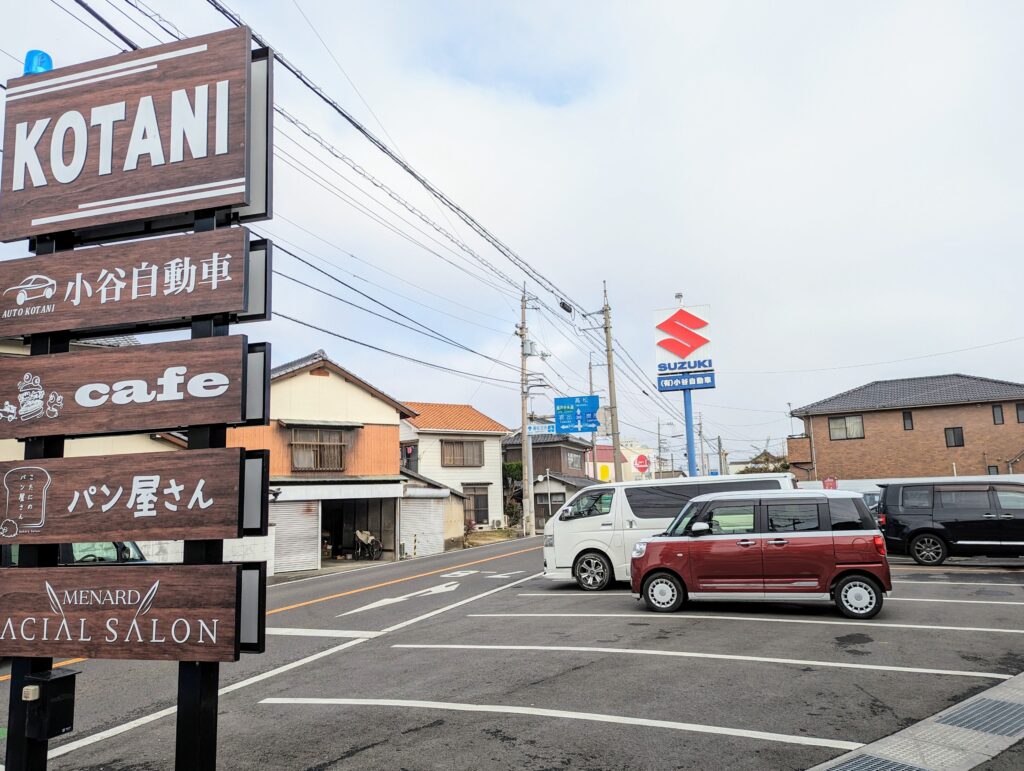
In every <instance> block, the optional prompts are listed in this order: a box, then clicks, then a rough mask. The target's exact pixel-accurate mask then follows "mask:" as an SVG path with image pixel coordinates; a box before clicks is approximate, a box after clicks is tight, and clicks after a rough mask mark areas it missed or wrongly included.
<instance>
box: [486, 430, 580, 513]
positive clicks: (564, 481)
mask: <svg viewBox="0 0 1024 771" xmlns="http://www.w3.org/2000/svg"><path fill="white" fill-rule="evenodd" d="M530 444H531V447H532V450H533V452H532V453H531V455H532V456H533V478H534V480H535V481H534V485H533V508H534V519H535V527H536V529H537V531H538V532H540V531H541V530H543V529H544V524H545V523H546V522H547V521H548V518H549V517H551V516H554V515H555V514H557V513H558V510H559V509H560V508H561V507H562V505H563V504H564V503H565V502H566V501H567V500H569V498H571V497H572V496H573V495H575V494H576V493H577V492H578V491H580V490H582V489H583V488H584V487H590V485H596V484H600V480H598V479H593V478H592V477H589V476H587V473H586V471H585V460H586V456H587V454H588V453H589V452H590V451H591V450H592V447H591V444H590V442H589V441H587V440H586V439H583V438H582V437H581V436H575V435H573V434H536V435H535V436H531V437H530ZM502 449H503V450H504V453H505V461H506V462H507V463H522V460H523V440H522V437H521V435H520V432H519V431H516V432H515V433H514V434H510V435H509V436H507V437H505V440H504V441H503V442H502ZM524 473H525V469H524Z"/></svg>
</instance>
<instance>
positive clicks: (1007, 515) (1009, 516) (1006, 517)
mask: <svg viewBox="0 0 1024 771" xmlns="http://www.w3.org/2000/svg"><path fill="white" fill-rule="evenodd" d="M1002 518H1003V519H1016V517H1014V515H1013V514H1003V515H1002Z"/></svg>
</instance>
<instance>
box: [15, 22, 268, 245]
mask: <svg viewBox="0 0 1024 771" xmlns="http://www.w3.org/2000/svg"><path fill="white" fill-rule="evenodd" d="M251 45H252V44H251V35H250V32H249V30H248V28H245V27H239V28H236V29H231V30H227V31H225V32H216V33H214V34H211V35H204V36H202V37H196V38H190V39H188V40H180V41H177V42H174V43H168V44H167V45H162V46H156V47H153V48H146V49H141V50H138V51H132V52H130V53H126V54H119V55H117V56H111V57H107V58H105V59H97V60H94V61H91V62H87V63H85V64H77V65H73V66H70V67H62V68H60V69H56V70H53V71H51V72H47V73H43V74H39V75H29V76H25V77H22V78H14V79H12V80H10V81H9V82H8V84H7V91H6V119H5V121H6V122H5V130H4V154H3V166H2V175H0V180H2V184H0V240H2V241H12V240H15V239H20V238H26V237H28V236H35V235H42V234H47V233H56V232H60V231H67V230H80V229H84V228H89V227H93V226H97V225H106V224H110V223H116V222H126V221H130V220H142V219H153V218H157V217H162V216H166V215H171V214H181V213H187V212H193V211H196V210H199V209H215V208H224V207H236V206H242V205H244V204H246V203H248V202H249V198H250V180H249V178H248V176H247V170H248V163H247V153H248V148H247V141H248V137H247V130H248V128H249V126H248V121H249V111H250V104H249V102H250V99H249V73H250V64H251V59H252V54H251Z"/></svg>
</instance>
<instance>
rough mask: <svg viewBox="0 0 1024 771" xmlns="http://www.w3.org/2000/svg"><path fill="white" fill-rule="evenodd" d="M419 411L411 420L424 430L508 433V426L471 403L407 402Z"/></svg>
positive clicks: (414, 424)
mask: <svg viewBox="0 0 1024 771" xmlns="http://www.w3.org/2000/svg"><path fill="white" fill-rule="evenodd" d="M406 404H407V405H408V406H409V407H412V408H413V409H414V410H416V412H418V413H419V415H417V416H416V417H414V418H409V422H410V423H411V424H412V425H413V426H415V427H416V428H418V429H420V430H422V431H486V432H491V433H496V434H507V433H508V428H506V427H505V426H503V425H501V423H499V422H498V421H496V420H492V419H491V418H489V417H487V416H486V415H484V414H483V413H482V412H480V410H478V409H477V408H476V407H473V406H471V405H469V404H441V403H438V402H406Z"/></svg>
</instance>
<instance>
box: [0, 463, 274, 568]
mask: <svg viewBox="0 0 1024 771" xmlns="http://www.w3.org/2000/svg"><path fill="white" fill-rule="evenodd" d="M243 454H244V452H243V450H240V449H238V448H227V449H214V450H193V451H192V452H187V453H183V452H152V453H149V452H147V453H141V454H138V455H108V456H101V457H88V458H38V459H33V460H16V461H8V462H6V463H0V481H2V484H3V487H2V488H0V546H2V545H4V544H36V543H80V542H88V541H96V540H103V541H130V540H149V541H155V540H185V539H189V540H203V539H216V538H239V537H241V535H242V516H241V515H242V511H243V493H244V490H245V485H246V482H245V472H246V471H253V472H256V473H258V472H259V471H260V470H261V469H260V468H259V467H258V466H257V468H256V469H252V468H246V467H245V465H244V464H245V458H244V457H243ZM256 516H259V512H257V513H256ZM100 561H101V560H100Z"/></svg>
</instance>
